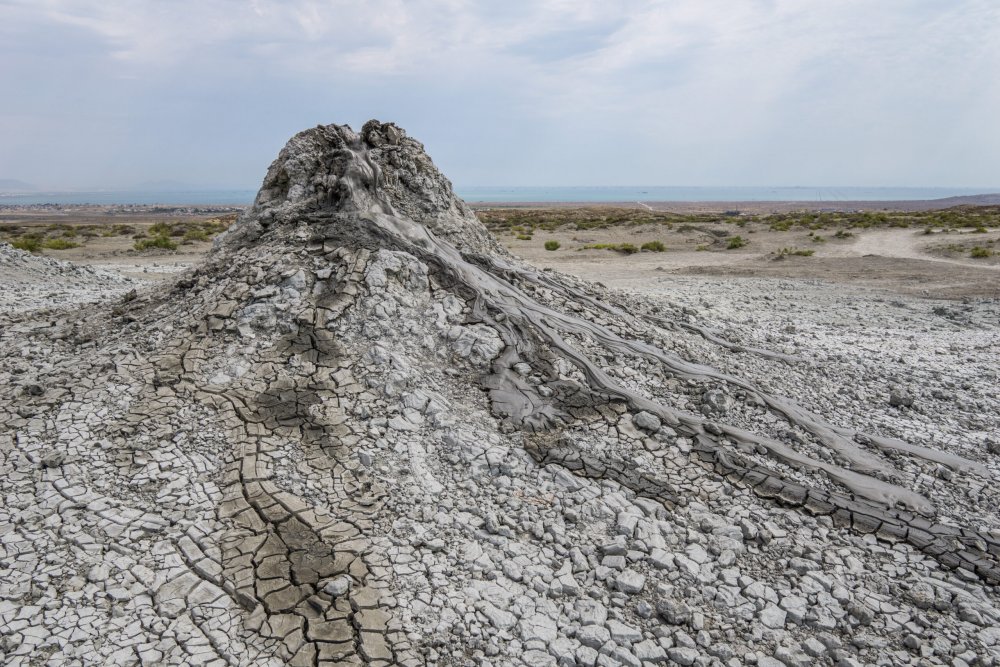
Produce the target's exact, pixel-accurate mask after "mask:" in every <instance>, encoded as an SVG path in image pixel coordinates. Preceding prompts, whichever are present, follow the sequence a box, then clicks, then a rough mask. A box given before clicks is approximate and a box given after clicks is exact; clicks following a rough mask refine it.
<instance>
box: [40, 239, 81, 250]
mask: <svg viewBox="0 0 1000 667" xmlns="http://www.w3.org/2000/svg"><path fill="white" fill-rule="evenodd" d="M42 247H43V248H45V249H46V250H68V249H69V248H79V247H80V244H79V243H73V242H72V241H67V240H66V239H47V240H45V241H42Z"/></svg>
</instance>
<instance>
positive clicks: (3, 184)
mask: <svg viewBox="0 0 1000 667" xmlns="http://www.w3.org/2000/svg"><path fill="white" fill-rule="evenodd" d="M37 189H38V188H36V187H35V186H34V185H32V184H31V183H25V182H24V181H19V180H17V179H16V178H0V192H34V191H35V190H37Z"/></svg>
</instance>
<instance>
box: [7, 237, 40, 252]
mask: <svg viewBox="0 0 1000 667" xmlns="http://www.w3.org/2000/svg"><path fill="white" fill-rule="evenodd" d="M10 244H11V245H12V246H14V247H15V248H17V249H18V250H26V251H28V252H38V251H39V250H41V249H42V239H40V238H39V237H37V236H32V235H26V236H19V237H17V238H16V239H13V240H12V241H11V242H10Z"/></svg>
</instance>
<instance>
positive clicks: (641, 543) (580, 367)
mask: <svg viewBox="0 0 1000 667" xmlns="http://www.w3.org/2000/svg"><path fill="white" fill-rule="evenodd" d="M0 262H2V263H0V276H3V277H4V279H5V280H10V281H11V282H10V284H11V285H12V286H15V289H16V290H17V292H18V293H16V294H9V295H8V297H6V298H5V299H4V300H3V302H2V305H3V309H2V310H0V318H2V319H0V326H2V329H0V351H2V362H0V383H2V384H0V423H2V424H3V426H2V430H0V480H2V481H0V490H2V492H3V498H4V503H3V505H2V506H0V658H2V661H3V663H4V664H25V665H27V664H218V665H280V664H292V665H350V664H379V665H389V664H403V665H422V664H443V665H465V664H470V665H471V664H493V665H520V664H524V665H547V664H551V665H588V666H590V665H596V664H601V665H643V664H660V663H673V664H680V665H695V664H697V665H721V664H725V665H739V664H747V663H754V664H758V665H770V666H773V665H781V664H784V665H807V664H813V663H817V662H818V663H820V664H844V665H862V664H952V665H963V664H964V665H993V664H1000V630H998V626H1000V608H998V606H997V605H998V594H997V585H998V583H1000V521H998V517H997V512H996V508H997V506H998V501H1000V492H998V491H997V489H996V486H997V485H996V479H997V472H998V465H997V462H996V455H997V452H998V451H1000V445H998V444H997V431H996V429H997V416H996V415H997V409H998V408H1000V400H998V398H997V396H996V392H995V391H993V392H992V393H991V392H990V391H989V387H990V386H992V387H993V388H994V389H995V387H996V383H995V380H996V375H995V363H994V364H993V366H992V368H990V367H989V364H988V363H987V365H986V367H985V368H981V367H980V366H981V363H982V359H983V358H984V357H985V358H987V359H988V357H989V355H990V354H991V351H995V350H996V344H995V342H994V343H990V342H989V335H990V334H989V328H988V327H989V326H990V323H989V322H987V320H988V319H989V318H990V317H992V318H994V319H995V316H996V309H995V308H994V309H993V310H990V309H989V307H988V306H987V307H984V309H983V310H982V311H975V312H973V313H972V314H971V315H963V314H962V313H961V312H959V311H956V312H955V318H953V319H956V320H961V319H962V318H964V320H963V321H964V326H966V328H967V329H968V330H970V331H973V333H972V334H970V336H971V338H970V340H974V341H976V343H975V345H976V347H975V349H972V350H970V351H969V352H968V355H967V356H966V362H967V363H969V364H971V366H970V368H971V369H972V371H973V374H978V375H979V377H973V378H971V379H969V380H962V379H961V378H959V379H958V380H957V381H956V380H955V378H954V376H952V375H949V374H948V373H943V374H942V373H941V372H938V371H934V372H930V373H929V374H928V376H927V379H926V383H925V384H926V386H923V387H911V388H910V389H908V390H907V389H905V388H900V389H896V390H894V392H893V394H892V396H891V403H892V406H891V409H892V411H893V413H892V414H898V415H900V418H898V419H895V420H890V419H883V418H881V417H882V416H885V415H884V414H883V415H881V416H880V415H879V414H878V412H879V410H884V408H871V409H869V410H865V409H862V408H859V407H858V406H859V405H861V404H862V403H859V401H847V400H840V399H839V398H836V397H843V396H845V395H852V394H853V395H855V396H857V395H860V394H865V395H867V390H868V389H869V388H870V383H876V384H877V382H876V380H878V382H881V379H878V378H872V377H870V376H867V375H865V374H864V373H863V371H864V370H865V368H864V367H863V366H860V365H859V366H858V370H859V373H860V375H854V376H852V375H851V374H850V373H846V374H844V375H842V376H837V375H835V374H825V375H824V373H825V371H824V370H823V368H822V364H820V363H819V362H818V361H817V359H816V357H815V355H813V356H809V355H803V354H799V353H793V352H790V351H789V350H772V349H769V348H768V347H767V346H766V345H765V344H762V342H761V341H759V340H740V341H736V342H734V341H733V340H731V337H730V336H729V335H728V333H724V332H720V331H718V330H716V329H715V328H714V327H713V326H709V325H708V324H707V323H703V322H699V321H698V320H697V318H694V317H692V316H691V315H690V312H688V311H687V310H685V309H683V308H680V307H675V306H674V305H671V304H670V303H669V301H668V300H666V299H664V300H658V299H655V298H647V299H640V298H638V297H635V296H627V295H624V294H621V293H611V292H609V291H607V290H605V289H604V288H601V287H600V286H596V285H593V284H588V283H585V282H583V281H580V280H578V279H574V278H571V277H568V276H564V275H560V274H557V273H555V272H547V271H538V270H536V269H533V268H532V267H530V266H528V265H527V264H524V263H523V262H521V261H520V260H518V259H517V258H515V257H512V256H510V255H509V254H508V253H507V252H506V251H504V250H503V249H502V248H501V247H500V245H499V244H498V243H497V242H496V240H495V239H494V238H493V237H492V236H491V235H490V234H489V233H488V232H487V231H486V230H485V228H483V227H482V226H481V225H480V224H479V222H478V221H477V219H476V218H475V216H474V215H473V214H472V212H471V211H470V210H469V209H468V208H467V207H466V206H465V204H464V203H463V202H461V200H459V199H458V198H457V197H455V196H454V194H453V192H452V189H451V186H450V184H449V183H448V181H447V180H446V179H445V178H444V177H443V176H442V175H441V174H440V173H439V172H438V171H437V169H436V168H435V167H434V165H433V164H432V162H431V161H430V159H429V158H428V157H427V155H426V154H425V153H424V151H423V148H422V146H421V145H420V144H419V143H417V142H416V141H414V140H413V139H411V138H409V137H407V136H406V135H405V133H404V132H403V131H402V130H400V129H399V128H398V127H396V126H395V125H392V124H381V123H378V122H376V121H371V122H369V123H368V124H366V125H365V126H364V128H363V129H362V131H361V132H360V133H355V132H353V131H352V130H350V128H347V127H345V126H336V125H330V126H320V127H317V128H315V129H312V130H308V131H305V132H303V133H300V134H298V135H296V136H295V137H293V138H292V139H291V140H290V141H289V143H288V144H287V145H286V147H285V148H284V149H283V150H282V152H281V153H280V154H279V156H278V158H277V160H276V161H275V162H274V163H273V164H272V165H271V167H270V169H269V170H268V173H267V176H266V177H265V180H264V183H263V186H262V188H261V190H260V192H259V194H258V196H257V199H256V202H255V204H254V206H253V207H252V208H251V209H249V210H248V211H247V212H246V213H244V214H243V215H242V216H241V218H240V219H239V221H238V222H237V223H236V224H235V225H234V226H233V227H232V228H230V230H229V231H228V232H227V233H226V234H224V235H223V236H222V237H220V238H219V239H218V240H217V242H216V246H215V247H214V249H213V251H212V252H211V253H210V255H209V256H208V258H207V259H206V261H205V262H204V263H203V264H202V265H200V266H198V267H197V268H195V269H193V270H192V271H190V272H188V273H185V274H182V275H181V276H180V277H179V278H177V279H173V280H171V281H170V282H168V283H164V284H160V285H146V284H143V283H140V282H137V281H133V280H130V279H124V278H120V277H117V276H115V274H110V273H107V274H105V273H103V272H95V271H93V270H82V269H77V268H74V267H71V266H68V265H64V264H59V263H53V262H47V261H45V260H39V259H38V258H34V257H30V256H27V255H25V254H23V253H20V252H19V251H15V250H13V249H11V248H10V247H9V246H8V247H4V248H0ZM45 280H50V282H51V283H52V284H58V282H59V281H60V280H63V281H75V283H76V284H77V285H78V286H79V289H76V290H74V291H72V294H69V293H67V294H59V293H55V292H47V291H46V289H44V288H39V285H40V284H45ZM995 324H996V323H995V322H993V323H992V326H994V327H995ZM692 353H693V354H692ZM850 354H851V351H850V350H844V351H843V355H841V356H839V357H836V358H835V359H834V360H836V359H841V360H842V359H843V356H845V355H846V356H849V355H850ZM832 356H833V355H830V357H828V359H829V358H831V357H832ZM711 360H718V361H719V363H717V364H711V363H708V361H711ZM984 373H993V375H991V376H989V377H986V376H985V375H984ZM991 378H992V379H991ZM983 387H985V390H982V388H983ZM924 390H926V391H927V392H928V393H930V394H932V395H933V398H934V400H938V401H946V400H950V401H952V402H953V403H954V404H955V409H954V414H953V415H950V416H947V417H942V418H941V419H940V420H938V421H939V422H940V423H936V422H935V420H934V418H933V415H930V416H928V415H926V414H925V413H924V412H921V411H920V406H919V404H918V405H914V401H915V399H914V396H913V395H911V393H909V392H917V393H919V392H921V391H924ZM977 392H978V393H977ZM887 393H888V392H887ZM917 400H918V401H919V399H917ZM889 401H890V397H889V396H886V398H885V400H884V402H885V403H886V404H887V406H888V403H889ZM844 405H848V406H852V409H843V410H838V409H837V406H844ZM906 411H910V412H906ZM885 414H889V413H885Z"/></svg>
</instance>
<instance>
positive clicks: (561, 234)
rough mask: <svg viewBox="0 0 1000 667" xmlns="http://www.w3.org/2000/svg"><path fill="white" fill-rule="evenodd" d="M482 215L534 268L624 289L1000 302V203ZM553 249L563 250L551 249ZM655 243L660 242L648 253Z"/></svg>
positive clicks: (495, 212)
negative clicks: (665, 286)
mask: <svg viewBox="0 0 1000 667" xmlns="http://www.w3.org/2000/svg"><path fill="white" fill-rule="evenodd" d="M480 217H482V218H483V219H484V221H485V222H486V223H487V225H488V226H489V227H490V228H491V229H492V230H493V232H494V233H495V234H497V235H498V236H499V238H500V239H501V241H502V242H503V243H504V244H505V245H506V246H507V247H508V248H509V249H510V250H511V251H512V252H514V253H515V254H517V255H519V256H521V257H523V258H524V259H526V260H528V261H529V262H531V263H532V264H535V265H537V266H541V267H546V268H552V269H556V270H559V271H563V272H565V273H570V274H573V275H577V276H580V277H582V278H587V279H590V280H599V281H601V282H604V283H605V284H608V285H610V286H615V287H623V288H630V289H638V290H642V289H645V288H646V286H648V285H650V284H654V283H657V282H664V281H669V280H670V277H669V276H672V275H677V274H685V275H706V276H708V275H710V276H721V277H757V278H794V279H808V280H820V281H823V282H827V283H834V284H842V283H849V284H854V285H863V286H871V287H877V288H880V289H885V290H889V291H892V292H897V293H904V294H912V295H916V296H933V297H939V298H964V297H987V298H997V297H1000V273H998V272H1000V252H998V251H1000V228H998V227H997V224H998V221H1000V213H997V211H996V208H995V207H983V208H977V209H957V210H951V211H947V212H926V211H925V212H917V213H909V212H905V213H904V212H892V213H856V214H840V213H816V212H801V211H800V212H796V213H777V214H775V213H768V214H759V213H747V212H740V213H738V214H737V213H735V212H734V211H730V213H729V214H726V213H725V212H714V213H713V212H702V213H666V214H663V213H660V212H651V211H641V210H636V209H631V210H630V209H613V208H598V207H595V208H577V209H559V208H556V209H498V208H492V209H489V210H483V211H480ZM547 242H548V243H549V244H550V246H551V243H552V242H555V243H558V244H559V246H558V248H557V249H556V250H547V249H546V243H547ZM646 244H662V246H660V245H655V248H656V249H655V250H642V249H641V248H643V246H644V245H646ZM660 248H662V249H660ZM976 249H978V250H976Z"/></svg>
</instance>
